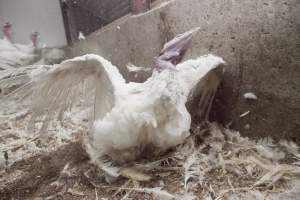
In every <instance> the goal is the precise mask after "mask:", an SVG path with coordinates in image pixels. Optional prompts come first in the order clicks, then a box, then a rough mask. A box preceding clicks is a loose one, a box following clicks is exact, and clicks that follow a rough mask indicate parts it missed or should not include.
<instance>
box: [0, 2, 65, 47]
mask: <svg viewBox="0 0 300 200" xmlns="http://www.w3.org/2000/svg"><path fill="white" fill-rule="evenodd" d="M6 21H10V22H11V23H12V24H13V31H14V34H13V39H14V41H15V42H18V43H29V35H30V33H31V32H34V31H38V32H40V34H41V35H40V44H46V45H47V46H49V47H53V46H63V45H66V37H65V31H64V26H63V21H62V15H61V9H60V5H59V0H23V1H20V0H0V24H4V23H5V22H6ZM2 36H3V35H2V32H1V33H0V37H2Z"/></svg>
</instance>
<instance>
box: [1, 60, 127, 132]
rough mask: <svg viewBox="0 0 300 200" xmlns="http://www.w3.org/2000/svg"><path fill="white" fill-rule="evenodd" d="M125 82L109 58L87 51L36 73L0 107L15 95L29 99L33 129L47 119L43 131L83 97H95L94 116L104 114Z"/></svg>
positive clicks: (21, 100) (22, 100) (15, 96)
mask: <svg viewBox="0 0 300 200" xmlns="http://www.w3.org/2000/svg"><path fill="white" fill-rule="evenodd" d="M3 84H4V83H3ZM123 84H125V80H124V79H123V77H122V76H121V74H120V73H119V71H118V69H117V68H116V67H115V66H113V65H112V64H111V63H110V62H109V61H107V60H105V59H104V58H102V57H100V56H97V55H85V56H81V57H77V58H74V59H71V60H67V61H64V62H62V63H61V64H57V65H54V66H53V67H51V68H50V69H49V70H48V71H44V72H42V73H38V74H35V75H33V76H32V77H30V81H29V82H28V83H27V84H25V85H24V86H22V87H20V88H18V89H17V90H16V91H14V92H12V93H11V94H9V95H7V96H6V97H4V98H3V99H1V101H2V103H1V104H0V107H1V108H2V107H5V106H6V107H7V106H8V105H9V104H8V102H13V101H12V100H13V99H16V100H18V101H19V102H21V103H24V102H27V104H29V106H30V110H31V112H32V114H31V119H30V123H29V129H33V128H34V127H35V125H34V124H35V121H36V119H40V120H42V121H43V125H42V128H41V129H40V131H41V132H44V131H45V130H46V129H47V126H48V124H49V122H50V121H51V120H52V119H54V118H55V117H58V119H59V120H62V118H63V114H64V113H65V112H66V111H67V110H68V109H71V108H72V107H73V106H75V105H76V104H77V105H78V103H79V100H82V99H83V97H85V100H90V101H92V104H91V105H93V108H92V109H93V111H94V112H93V114H92V116H91V118H92V119H91V120H93V118H102V117H103V116H104V115H105V114H106V113H107V112H109V111H110V110H111V109H112V107H113V106H114V103H115V91H116V89H117V88H120V87H122V85H123ZM0 88H1V83H0ZM27 104H26V103H25V105H27ZM23 105H24V104H23Z"/></svg>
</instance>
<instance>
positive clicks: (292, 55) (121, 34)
mask: <svg viewBox="0 0 300 200" xmlns="http://www.w3.org/2000/svg"><path fill="white" fill-rule="evenodd" d="M299 19H300V2H299V0H289V1H286V0H276V1H275V0H263V1H252V0H243V1H240V0H184V1H182V0H181V1H180V0H176V1H171V3H169V4H167V5H165V6H161V7H159V8H154V9H153V10H152V11H150V12H148V13H145V14H143V15H139V16H132V17H130V16H126V17H124V18H123V19H120V20H118V21H116V22H114V23H113V24H110V25H109V26H107V27H105V28H103V29H101V30H99V31H97V32H95V33H93V34H92V35H90V36H89V37H88V38H87V39H86V40H85V41H81V42H79V43H77V44H75V45H74V46H73V47H72V48H71V52H72V53H71V56H77V55H83V54H86V53H96V54H100V55H102V56H104V57H106V58H107V59H109V60H111V61H112V63H113V64H115V65H117V66H120V70H121V72H122V73H123V74H124V75H125V76H126V78H127V79H128V80H137V81H143V80H144V79H145V78H146V77H147V75H142V76H139V77H138V78H134V76H132V75H131V74H128V73H127V71H126V69H125V65H126V64H127V63H128V62H132V63H134V64H136V65H141V66H151V65H152V63H153V57H154V56H156V55H158V52H159V50H160V49H161V47H162V45H163V43H164V42H165V41H167V40H169V39H171V38H172V37H173V36H175V35H176V34H178V33H181V32H184V31H186V30H188V29H190V28H193V27H196V26H199V27H200V31H199V32H198V34H197V35H196V37H195V38H194V40H193V43H192V44H193V46H192V48H191V49H190V50H189V52H188V55H187V57H186V58H195V57H197V56H199V55H203V54H207V53H214V54H217V55H219V56H221V57H223V58H224V59H225V60H226V61H227V63H228V66H227V72H226V74H225V77H224V82H223V84H222V86H221V89H220V92H219V94H218V98H217V99H216V102H215V109H214V112H213V113H212V118H213V119H217V120H219V121H221V122H223V123H224V124H227V123H230V122H233V127H234V128H237V129H239V130H240V131H241V132H242V133H243V134H244V135H249V136H253V137H260V136H268V135H269V136H270V135H271V136H275V137H279V138H281V137H288V138H291V139H293V140H295V141H298V142H299V141H300V140H299V139H300V63H299V62H300V34H299V33H300V20H299ZM245 92H254V93H255V94H256V95H257V96H258V101H257V102H253V103H247V102H246V101H245V100H244V99H243V97H242V95H243V94H244V93H245ZM248 110H250V114H249V115H248V116H246V117H243V118H240V117H239V115H240V114H241V113H243V112H246V111H248ZM249 125H250V126H249ZM245 127H247V128H245Z"/></svg>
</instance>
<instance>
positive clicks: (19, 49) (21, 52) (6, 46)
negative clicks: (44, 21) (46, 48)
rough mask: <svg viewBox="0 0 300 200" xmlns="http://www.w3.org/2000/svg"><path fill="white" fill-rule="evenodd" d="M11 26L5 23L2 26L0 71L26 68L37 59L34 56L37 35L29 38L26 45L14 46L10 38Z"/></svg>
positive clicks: (33, 34) (35, 33) (34, 34)
mask: <svg viewBox="0 0 300 200" xmlns="http://www.w3.org/2000/svg"><path fill="white" fill-rule="evenodd" d="M11 28H12V25H11V24H10V23H9V22H6V23H5V25H4V26H3V29H2V31H3V34H4V38H3V39H0V69H2V70H3V69H13V68H15V67H19V66H26V65H28V64H30V63H32V62H34V61H35V60H36V59H37V57H38V56H37V55H36V54H35V50H36V45H37V38H38V33H37V32H34V33H32V34H31V36H30V40H31V43H29V44H28V45H23V44H15V43H13V42H12V36H11V34H12V33H11V32H12V31H11Z"/></svg>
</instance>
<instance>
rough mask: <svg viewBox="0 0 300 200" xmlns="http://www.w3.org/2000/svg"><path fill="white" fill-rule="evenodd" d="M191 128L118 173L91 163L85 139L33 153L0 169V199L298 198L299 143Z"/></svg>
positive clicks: (215, 127)
mask: <svg viewBox="0 0 300 200" xmlns="http://www.w3.org/2000/svg"><path fill="white" fill-rule="evenodd" d="M203 130H205V131H203ZM193 132H194V133H193V136H192V137H190V138H189V139H188V140H187V141H186V143H185V144H184V145H181V146H178V147H177V148H176V149H174V150H171V151H170V152H168V153H167V154H166V155H164V156H162V157H160V158H155V159H153V160H146V161H145V160H142V161H140V162H136V163H132V165H131V166H127V167H126V168H122V170H123V172H124V173H121V174H122V176H121V177H119V178H116V179H114V178H112V177H109V176H107V175H106V174H105V173H104V172H102V171H101V170H99V169H98V168H97V167H96V166H94V165H93V164H91V163H89V159H88V156H87V155H86V153H85V151H84V149H83V148H82V146H81V144H80V142H73V141H69V142H66V143H65V144H61V145H60V146H59V147H57V148H55V149H53V150H51V151H48V150H47V151H44V152H42V151H41V152H39V153H37V154H34V153H33V155H32V156H29V157H28V158H24V159H21V160H17V161H16V162H14V163H11V164H8V163H6V164H7V167H4V168H3V169H2V170H1V172H0V196H1V199H36V200H37V199H48V200H49V199H103V200H104V199H278V198H279V197H281V198H284V199H296V197H297V196H296V195H299V192H300V190H298V189H299V187H300V184H299V183H300V179H299V174H300V167H299V160H300V157H299V149H298V147H297V145H295V144H293V143H288V142H286V141H280V142H276V141H273V140H271V139H265V140H260V141H258V142H254V141H251V140H249V139H247V138H243V137H240V135H239V134H238V133H237V132H234V131H231V130H228V129H224V128H222V127H219V126H218V125H217V124H210V125H207V126H206V127H204V128H201V129H200V128H199V127H198V128H196V129H195V130H193ZM51 140H55V139H53V138H52V139H51ZM33 142H34V143H39V142H38V140H35V141H33ZM22 148H24V147H20V149H19V150H21V149H22ZM43 148H45V149H47V147H43ZM10 154H11V152H10ZM3 156H5V155H3ZM6 157H7V155H6ZM148 179H150V180H148ZM145 180H147V181H145Z"/></svg>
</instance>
